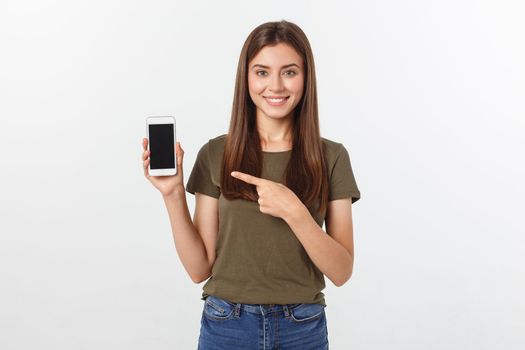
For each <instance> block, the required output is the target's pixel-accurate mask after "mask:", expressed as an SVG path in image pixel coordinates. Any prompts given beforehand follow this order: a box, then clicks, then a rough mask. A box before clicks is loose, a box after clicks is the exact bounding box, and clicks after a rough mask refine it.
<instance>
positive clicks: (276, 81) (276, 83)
mask: <svg viewBox="0 0 525 350" xmlns="http://www.w3.org/2000/svg"><path fill="white" fill-rule="evenodd" d="M282 88H283V81H282V78H281V76H280V75H278V74H277V75H274V76H273V77H272V80H271V81H270V90H271V91H281V90H282Z"/></svg>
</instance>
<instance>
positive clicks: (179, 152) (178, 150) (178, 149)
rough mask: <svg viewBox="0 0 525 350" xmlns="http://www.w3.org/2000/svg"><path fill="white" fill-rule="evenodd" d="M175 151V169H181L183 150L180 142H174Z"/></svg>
mask: <svg viewBox="0 0 525 350" xmlns="http://www.w3.org/2000/svg"><path fill="white" fill-rule="evenodd" d="M175 152H176V153H177V171H179V170H180V171H182V160H183V159H184V150H183V149H182V147H181V146H180V142H178V141H177V143H176V144H175Z"/></svg>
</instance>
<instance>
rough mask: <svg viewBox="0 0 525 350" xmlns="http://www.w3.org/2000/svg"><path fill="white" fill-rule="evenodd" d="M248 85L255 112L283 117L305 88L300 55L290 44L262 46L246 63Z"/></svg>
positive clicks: (273, 116)
mask: <svg viewBox="0 0 525 350" xmlns="http://www.w3.org/2000/svg"><path fill="white" fill-rule="evenodd" d="M248 89H249V92H250V97H251V98H252V101H253V103H254V104H255V106H256V107H257V116H260V115H261V114H263V115H264V116H266V117H269V118H279V119H280V118H285V117H287V116H289V115H291V114H292V112H293V110H294V108H295V106H297V104H298V103H299V101H300V100H301V97H302V95H303V90H304V67H303V60H302V58H301V56H299V54H298V53H297V52H296V51H295V49H293V48H292V47H291V46H289V45H287V44H283V43H279V44H277V45H274V46H265V47H263V48H262V49H261V51H259V53H258V54H257V55H256V56H255V57H254V58H253V59H252V60H251V61H250V62H249V64H248Z"/></svg>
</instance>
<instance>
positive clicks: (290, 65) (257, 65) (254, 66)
mask: <svg viewBox="0 0 525 350" xmlns="http://www.w3.org/2000/svg"><path fill="white" fill-rule="evenodd" d="M292 66H296V67H297V68H301V67H299V66H298V65H297V64H295V63H290V64H286V65H284V66H282V67H281V69H284V68H288V67H292ZM256 67H261V68H265V69H269V68H270V67H268V66H265V65H263V64H254V65H253V66H252V69H254V68H256Z"/></svg>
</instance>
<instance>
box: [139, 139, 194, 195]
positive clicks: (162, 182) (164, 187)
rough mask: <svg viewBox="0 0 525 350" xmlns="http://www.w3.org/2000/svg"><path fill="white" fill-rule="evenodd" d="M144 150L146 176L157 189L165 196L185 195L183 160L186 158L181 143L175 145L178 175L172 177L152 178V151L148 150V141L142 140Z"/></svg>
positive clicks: (143, 161) (143, 158)
mask: <svg viewBox="0 0 525 350" xmlns="http://www.w3.org/2000/svg"><path fill="white" fill-rule="evenodd" d="M142 148H143V150H144V152H143V153H142V163H143V167H144V176H145V177H146V179H148V180H149V182H151V183H152V184H153V186H155V188H157V189H158V190H159V191H160V193H162V195H163V196H169V195H171V194H173V193H175V191H182V193H184V182H183V173H182V159H183V157H184V150H183V149H182V147H181V146H180V143H179V142H177V144H176V145H175V152H176V153H177V175H170V176H152V175H150V174H149V172H148V167H149V161H150V158H149V155H150V150H149V149H148V139H147V138H143V139H142Z"/></svg>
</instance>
